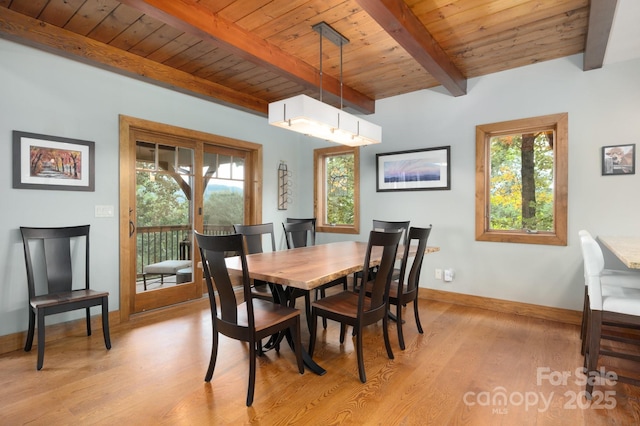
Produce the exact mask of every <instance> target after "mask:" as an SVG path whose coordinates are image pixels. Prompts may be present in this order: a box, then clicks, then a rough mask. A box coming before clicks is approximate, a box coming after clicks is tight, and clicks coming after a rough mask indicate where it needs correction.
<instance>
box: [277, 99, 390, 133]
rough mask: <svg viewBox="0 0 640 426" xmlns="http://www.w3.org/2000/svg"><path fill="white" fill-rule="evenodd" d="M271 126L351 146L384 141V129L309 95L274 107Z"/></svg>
mask: <svg viewBox="0 0 640 426" xmlns="http://www.w3.org/2000/svg"><path fill="white" fill-rule="evenodd" d="M269 124H271V125H273V126H278V127H282V128H283V129H288V130H293V131H294V132H298V133H303V134H305V135H308V136H313V137H316V138H320V139H324V140H328V141H332V142H337V143H340V144H343V145H349V146H361V145H370V144H375V143H380V142H381V141H382V128H381V127H380V126H378V125H376V124H373V123H370V122H368V121H366V120H363V119H361V118H358V117H356V116H354V115H351V114H349V113H347V112H345V111H342V110H340V109H338V108H334V107H333V106H331V105H328V104H325V103H323V102H320V101H318V100H316V99H313V98H310V97H309V96H306V95H298V96H294V97H292V98H288V99H283V100H281V101H277V102H272V103H270V104H269Z"/></svg>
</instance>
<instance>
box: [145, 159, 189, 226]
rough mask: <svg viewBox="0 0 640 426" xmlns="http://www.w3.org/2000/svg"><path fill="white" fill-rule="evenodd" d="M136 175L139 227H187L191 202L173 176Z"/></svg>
mask: <svg viewBox="0 0 640 426" xmlns="http://www.w3.org/2000/svg"><path fill="white" fill-rule="evenodd" d="M151 176H152V175H151V174H150V173H146V172H137V173H136V211H137V223H138V226H139V227H140V226H166V225H185V224H189V223H191V220H189V200H188V198H187V196H186V195H185V194H184V192H183V190H182V188H181V187H180V185H178V183H177V182H176V181H175V180H174V178H173V177H172V176H171V175H168V174H164V173H155V176H154V178H153V179H152V178H151Z"/></svg>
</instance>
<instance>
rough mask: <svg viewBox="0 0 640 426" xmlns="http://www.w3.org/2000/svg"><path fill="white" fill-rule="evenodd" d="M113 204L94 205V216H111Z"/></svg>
mask: <svg viewBox="0 0 640 426" xmlns="http://www.w3.org/2000/svg"><path fill="white" fill-rule="evenodd" d="M113 214H114V210H113V206H96V217H113Z"/></svg>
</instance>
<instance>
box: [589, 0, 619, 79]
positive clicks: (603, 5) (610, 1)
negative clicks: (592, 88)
mask: <svg viewBox="0 0 640 426" xmlns="http://www.w3.org/2000/svg"><path fill="white" fill-rule="evenodd" d="M617 3H618V0H591V2H590V5H589V27H588V29H587V41H586V43H585V47H584V58H583V65H582V69H583V71H589V70H593V69H596V68H602V64H603V63H604V55H605V53H606V51H607V44H608V43H609V34H610V33H611V26H612V25H613V17H614V15H615V12H616V5H617Z"/></svg>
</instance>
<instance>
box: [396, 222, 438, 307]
mask: <svg viewBox="0 0 640 426" xmlns="http://www.w3.org/2000/svg"><path fill="white" fill-rule="evenodd" d="M431 228H432V227H431V226H430V227H429V228H416V227H413V226H412V227H411V228H409V233H408V238H407V240H408V244H406V245H405V246H404V254H403V257H402V265H401V266H400V279H399V280H398V297H400V296H401V295H402V293H411V292H414V291H417V290H418V285H419V282H420V271H421V270H422V262H423V260H424V253H425V251H426V248H427V240H428V239H429V235H430V234H431ZM414 241H417V242H418V246H417V248H416V252H415V254H414V256H413V263H412V264H411V268H410V269H409V275H408V277H407V279H406V282H405V277H406V272H407V266H408V263H409V251H410V249H411V243H413V242H414ZM405 284H406V285H405Z"/></svg>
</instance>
